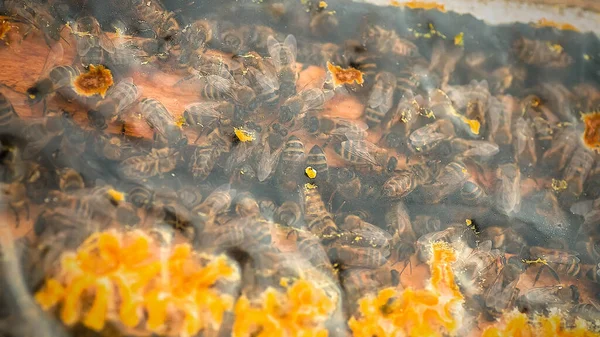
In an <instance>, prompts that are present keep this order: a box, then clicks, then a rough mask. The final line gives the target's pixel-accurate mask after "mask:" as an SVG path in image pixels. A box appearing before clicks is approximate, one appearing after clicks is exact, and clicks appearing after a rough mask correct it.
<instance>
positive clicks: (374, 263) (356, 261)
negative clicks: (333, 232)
mask: <svg viewBox="0 0 600 337" xmlns="http://www.w3.org/2000/svg"><path fill="white" fill-rule="evenodd" d="M327 254H328V255H329V258H330V259H331V261H335V262H336V263H339V264H340V265H341V266H342V268H378V267H381V266H383V265H384V264H385V263H386V262H387V256H389V251H388V254H387V255H386V254H385V253H384V252H383V251H382V250H381V249H378V248H372V247H355V246H352V247H351V246H345V245H339V244H335V245H333V246H332V247H331V248H329V250H328V251H327Z"/></svg>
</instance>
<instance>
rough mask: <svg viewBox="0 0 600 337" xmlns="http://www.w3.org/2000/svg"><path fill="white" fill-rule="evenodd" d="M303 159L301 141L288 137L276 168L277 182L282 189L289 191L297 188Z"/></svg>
mask: <svg viewBox="0 0 600 337" xmlns="http://www.w3.org/2000/svg"><path fill="white" fill-rule="evenodd" d="M305 158H306V155H305V152H304V144H303V143H302V141H301V140H300V139H299V138H298V137H296V136H290V137H289V138H288V140H287V141H286V142H285V147H284V148H283V152H282V153H281V160H280V161H279V168H278V181H279V183H280V184H281V186H282V187H283V188H285V189H289V190H291V189H294V188H296V187H297V185H298V179H299V177H302V169H303V165H304V163H305Z"/></svg>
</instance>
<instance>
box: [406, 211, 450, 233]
mask: <svg viewBox="0 0 600 337" xmlns="http://www.w3.org/2000/svg"><path fill="white" fill-rule="evenodd" d="M411 223H412V231H413V232H414V233H415V235H416V237H417V238H420V237H422V236H424V235H426V234H429V233H433V232H439V231H440V230H442V229H443V228H442V221H441V220H440V218H439V217H437V216H432V215H416V216H415V217H414V219H413V220H412V222H411Z"/></svg>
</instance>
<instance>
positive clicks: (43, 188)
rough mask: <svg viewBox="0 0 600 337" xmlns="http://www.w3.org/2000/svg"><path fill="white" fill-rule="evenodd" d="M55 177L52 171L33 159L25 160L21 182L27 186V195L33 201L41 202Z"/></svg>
mask: <svg viewBox="0 0 600 337" xmlns="http://www.w3.org/2000/svg"><path fill="white" fill-rule="evenodd" d="M54 182H55V179H54V177H53V176H52V173H51V172H50V171H49V170H48V169H47V168H45V167H44V166H42V165H40V164H39V163H37V162H34V161H26V162H25V175H24V178H23V183H24V184H25V186H26V188H27V197H28V198H29V199H31V201H33V202H34V203H41V202H43V201H44V199H45V198H46V196H47V194H48V191H49V190H51V189H52V187H53V185H54Z"/></svg>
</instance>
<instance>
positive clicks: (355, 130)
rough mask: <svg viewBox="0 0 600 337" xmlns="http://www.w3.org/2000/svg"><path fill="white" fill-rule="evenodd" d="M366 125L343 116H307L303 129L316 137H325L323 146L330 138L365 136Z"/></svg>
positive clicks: (357, 137) (340, 138)
mask: <svg viewBox="0 0 600 337" xmlns="http://www.w3.org/2000/svg"><path fill="white" fill-rule="evenodd" d="M368 128H369V127H368V125H367V124H365V123H364V122H361V121H355V120H349V119H345V118H333V117H316V116H307V117H306V118H305V119H304V129H305V130H306V131H308V132H309V133H311V134H312V135H314V136H315V137H317V138H326V141H325V143H324V144H323V147H326V146H327V145H328V144H329V142H330V141H331V140H340V141H341V140H343V139H345V138H349V139H364V138H366V137H367V129H368Z"/></svg>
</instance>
